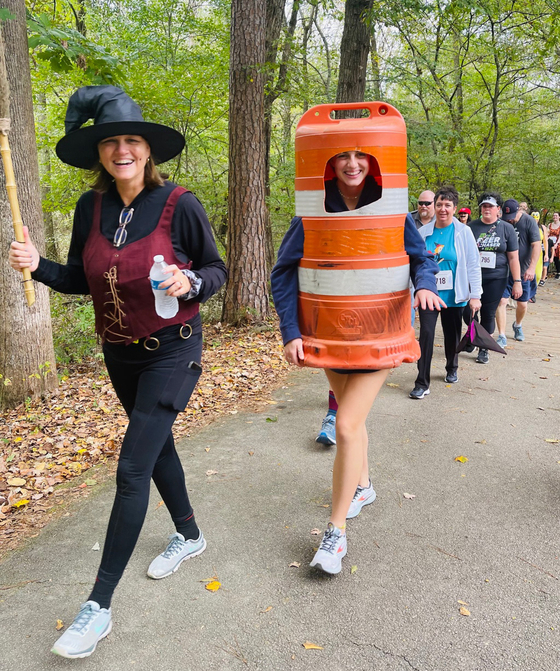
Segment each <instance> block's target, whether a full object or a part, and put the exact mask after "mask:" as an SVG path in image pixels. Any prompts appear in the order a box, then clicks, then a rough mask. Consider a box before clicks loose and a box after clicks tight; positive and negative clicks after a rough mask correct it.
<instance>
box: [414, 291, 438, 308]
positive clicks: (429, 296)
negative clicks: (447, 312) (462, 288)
mask: <svg viewBox="0 0 560 671" xmlns="http://www.w3.org/2000/svg"><path fill="white" fill-rule="evenodd" d="M412 307H413V308H414V309H416V308H417V307H421V308H422V310H441V308H446V307H447V305H446V304H445V302H444V301H443V299H442V298H440V297H439V296H438V294H434V292H433V291H430V290H429V289H418V291H417V292H416V295H415V296H414V304H413V306H412Z"/></svg>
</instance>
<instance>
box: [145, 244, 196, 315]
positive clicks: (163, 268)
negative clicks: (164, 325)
mask: <svg viewBox="0 0 560 671" xmlns="http://www.w3.org/2000/svg"><path fill="white" fill-rule="evenodd" d="M150 282H151V283H152V290H153V292H154V296H155V302H156V312H157V313H158V315H159V316H160V317H162V318H163V319H171V318H172V317H174V316H175V315H176V314H177V312H178V310H179V302H178V301H177V297H178V296H183V295H184V294H187V293H188V292H189V291H190V289H191V283H190V281H189V279H188V277H185V275H184V274H183V273H182V272H181V271H180V270H179V268H177V266H176V265H174V264H172V265H170V266H168V265H167V264H166V263H165V261H164V259H163V256H162V255H161V254H158V255H157V256H154V265H153V266H152V268H151V270H150Z"/></svg>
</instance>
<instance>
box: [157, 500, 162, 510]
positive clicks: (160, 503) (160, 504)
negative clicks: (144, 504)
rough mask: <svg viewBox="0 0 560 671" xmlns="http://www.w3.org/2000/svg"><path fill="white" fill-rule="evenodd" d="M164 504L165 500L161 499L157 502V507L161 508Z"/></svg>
mask: <svg viewBox="0 0 560 671" xmlns="http://www.w3.org/2000/svg"><path fill="white" fill-rule="evenodd" d="M162 505H163V501H160V502H159V503H158V504H157V506H156V509H157V508H161V506H162Z"/></svg>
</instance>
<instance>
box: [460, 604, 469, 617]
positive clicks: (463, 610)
mask: <svg viewBox="0 0 560 671" xmlns="http://www.w3.org/2000/svg"><path fill="white" fill-rule="evenodd" d="M459 612H460V613H461V615H464V616H465V617H469V615H470V614H471V611H470V610H467V609H466V608H465V607H464V606H461V608H459Z"/></svg>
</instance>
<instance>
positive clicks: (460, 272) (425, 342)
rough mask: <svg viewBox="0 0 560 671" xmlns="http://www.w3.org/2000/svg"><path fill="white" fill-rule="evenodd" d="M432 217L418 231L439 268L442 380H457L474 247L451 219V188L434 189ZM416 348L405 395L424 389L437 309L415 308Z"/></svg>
mask: <svg viewBox="0 0 560 671" xmlns="http://www.w3.org/2000/svg"><path fill="white" fill-rule="evenodd" d="M435 201H436V219H435V222H434V223H432V224H428V225H427V226H422V228H421V229H420V231H419V232H420V235H421V236H422V237H423V238H424V240H425V242H426V248H427V250H428V252H430V253H431V254H432V255H433V258H434V259H435V260H436V261H437V264H438V266H439V272H438V274H437V278H436V279H437V283H438V291H439V295H440V296H441V297H442V299H443V300H444V301H445V304H446V308H445V309H444V310H442V311H441V326H442V328H443V339H444V347H445V359H446V365H445V369H446V371H447V375H446V377H445V381H446V382H448V383H454V382H457V380H458V377H457V366H458V355H457V345H458V344H459V341H460V339H461V319H462V316H463V310H464V308H465V306H466V305H467V302H468V303H469V306H470V308H471V311H472V313H473V315H474V313H475V312H476V311H477V310H480V305H481V304H480V297H481V295H482V276H481V272H480V257H479V253H478V247H477V246H476V241H475V239H474V235H473V233H472V231H471V229H470V228H469V227H468V226H465V224H462V223H461V222H460V221H459V220H458V219H456V218H455V217H454V214H455V212H456V211H457V203H458V202H459V195H458V193H457V190H456V189H455V188H454V187H453V186H444V187H442V188H441V189H439V191H438V192H437V193H436V198H435ZM419 314H420V350H421V356H420V359H419V360H418V376H417V378H416V383H415V386H414V389H413V390H412V391H411V392H410V398H414V399H421V398H424V396H426V395H427V394H429V393H430V368H431V365H432V355H433V351H434V333H435V330H436V322H437V312H436V313H434V312H433V311H430V310H425V309H423V308H422V307H420V309H419Z"/></svg>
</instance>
